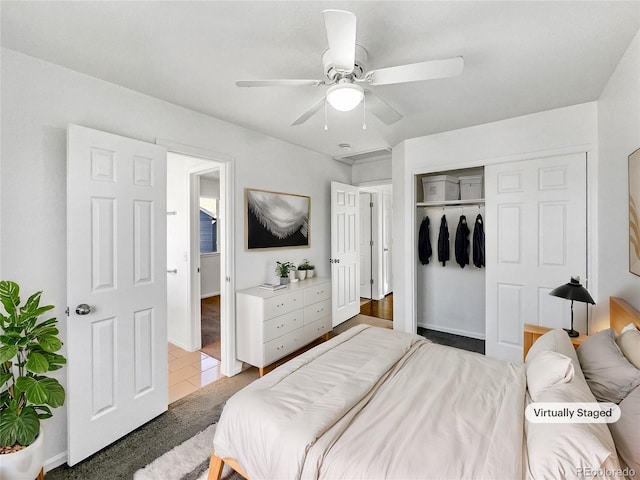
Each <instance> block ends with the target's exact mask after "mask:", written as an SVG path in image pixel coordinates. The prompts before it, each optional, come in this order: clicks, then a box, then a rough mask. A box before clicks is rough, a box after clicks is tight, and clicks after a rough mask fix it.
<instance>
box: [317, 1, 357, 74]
mask: <svg viewBox="0 0 640 480" xmlns="http://www.w3.org/2000/svg"><path fill="white" fill-rule="evenodd" d="M322 14H323V15H324V26H325V29H326V30H327V40H328V43H329V54H330V56H331V64H332V65H333V66H334V67H335V69H336V70H337V71H338V72H340V73H351V72H353V67H354V64H355V61H356V16H355V14H353V13H351V12H346V11H344V10H324V11H323V12H322Z"/></svg>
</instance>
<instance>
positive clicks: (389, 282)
mask: <svg viewBox="0 0 640 480" xmlns="http://www.w3.org/2000/svg"><path fill="white" fill-rule="evenodd" d="M382 198H383V200H382V276H383V291H382V294H383V295H388V294H390V293H391V292H392V291H393V275H392V271H391V265H392V257H391V251H392V247H393V230H392V229H393V195H392V194H391V192H384V193H383V195H382Z"/></svg>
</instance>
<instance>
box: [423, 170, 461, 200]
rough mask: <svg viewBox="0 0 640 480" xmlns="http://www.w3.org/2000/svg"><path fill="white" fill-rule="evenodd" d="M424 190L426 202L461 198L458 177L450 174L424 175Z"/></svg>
mask: <svg viewBox="0 0 640 480" xmlns="http://www.w3.org/2000/svg"><path fill="white" fill-rule="evenodd" d="M422 191H423V193H424V201H425V202H441V201H445V200H459V199H460V186H459V182H458V178H457V177H452V176H450V175H434V176H431V177H422Z"/></svg>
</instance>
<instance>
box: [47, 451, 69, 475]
mask: <svg viewBox="0 0 640 480" xmlns="http://www.w3.org/2000/svg"><path fill="white" fill-rule="evenodd" d="M65 463H67V451H66V450H65V451H64V452H62V453H59V454H58V455H55V456H53V457H51V458H47V459H46V460H45V461H44V465H43V467H44V471H45V473H47V472H48V471H49V470H53V469H54V468H56V467H59V466H60V465H63V464H65Z"/></svg>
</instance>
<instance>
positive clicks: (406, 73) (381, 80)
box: [365, 57, 464, 85]
mask: <svg viewBox="0 0 640 480" xmlns="http://www.w3.org/2000/svg"><path fill="white" fill-rule="evenodd" d="M463 68H464V59H463V58H462V57H453V58H447V59H444V60H430V61H428V62H420V63H412V64H409V65H400V66H397V67H387V68H380V69H378V70H372V71H370V72H368V73H367V74H366V75H365V79H366V80H367V81H368V82H369V84H370V85H389V84H392V83H405V82H418V81H421V80H431V79H434V78H446V77H455V76H456V75H460V74H461V73H462V69H463Z"/></svg>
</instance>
